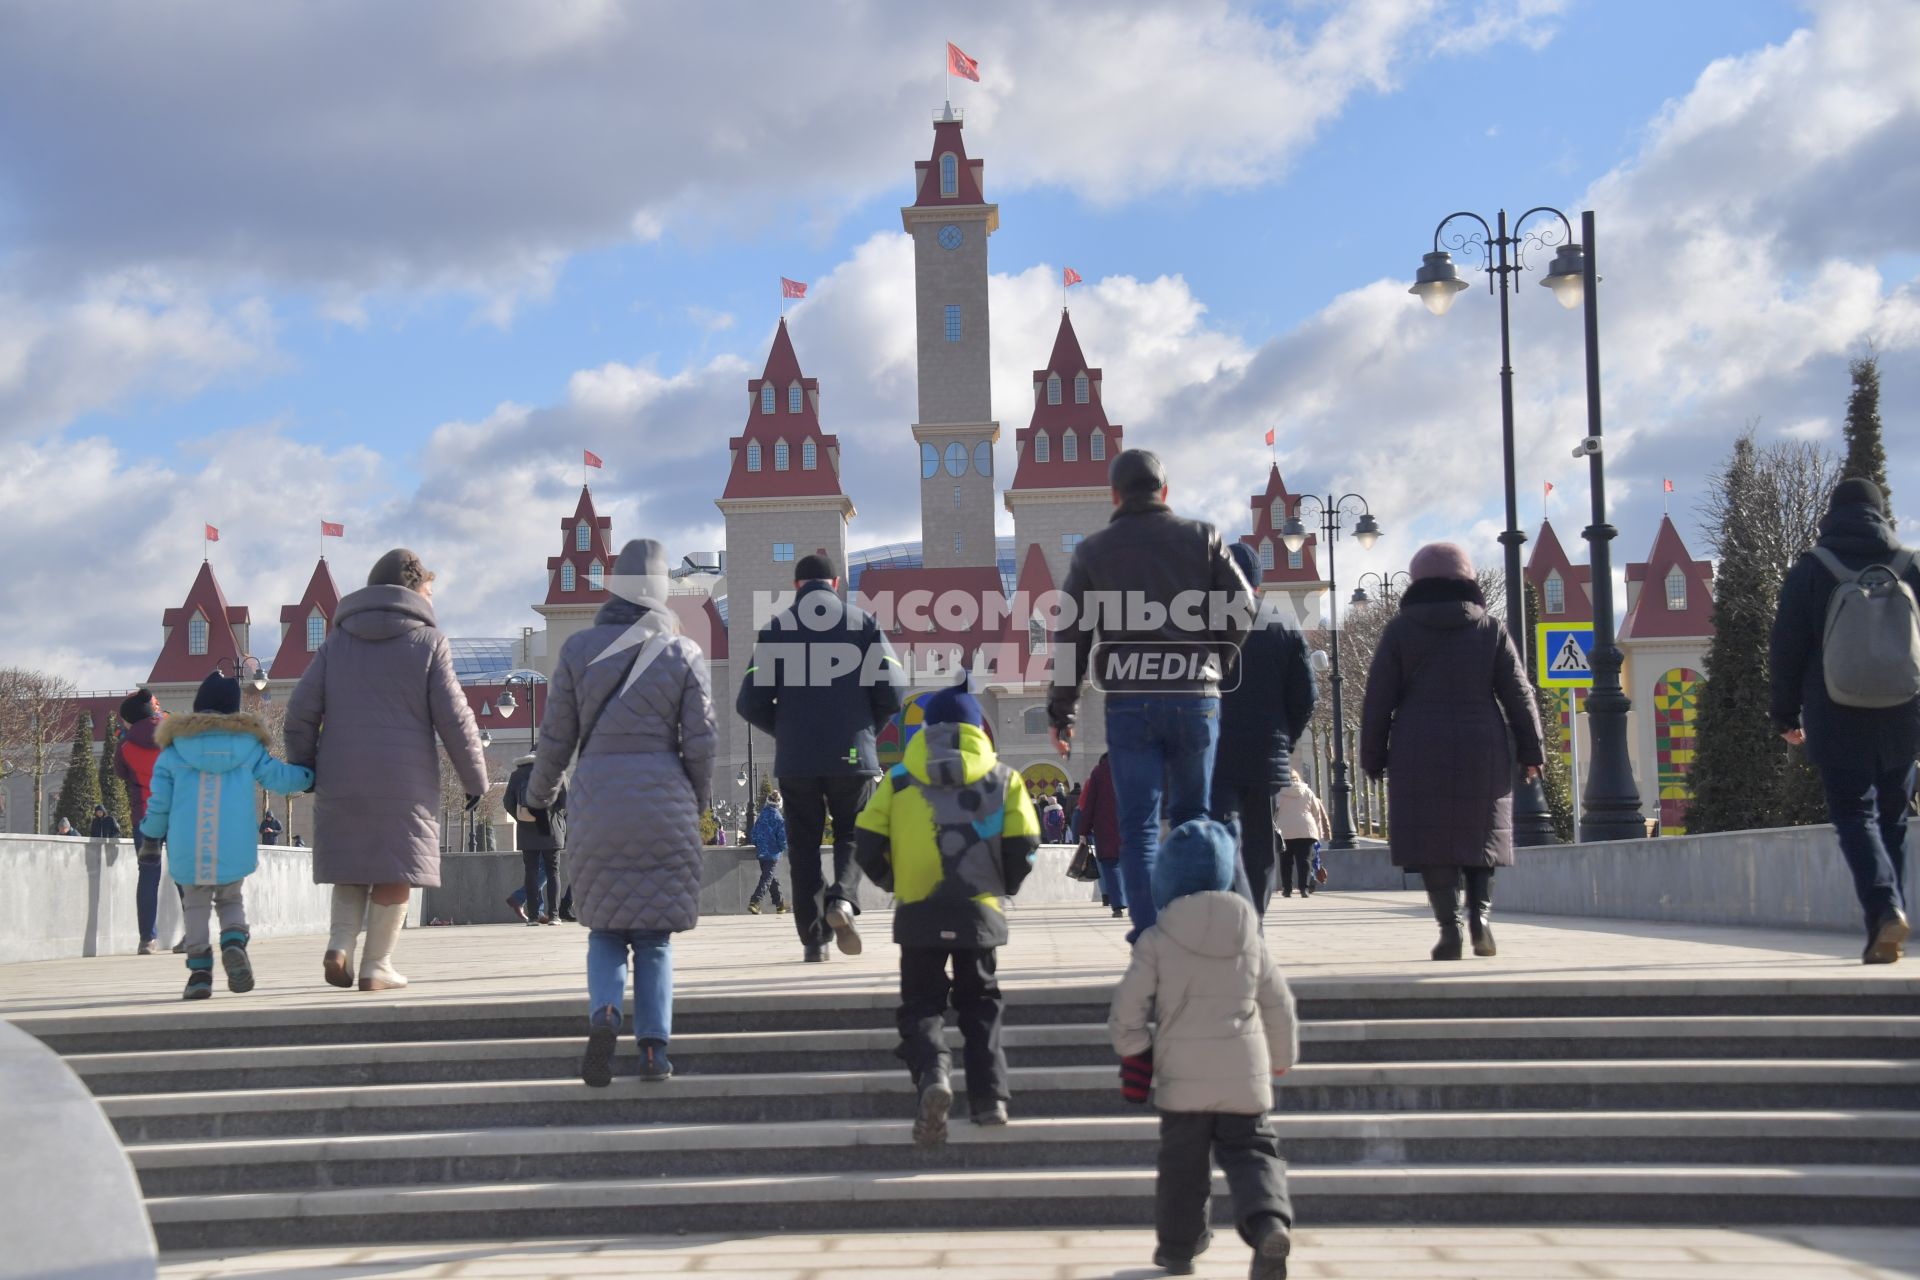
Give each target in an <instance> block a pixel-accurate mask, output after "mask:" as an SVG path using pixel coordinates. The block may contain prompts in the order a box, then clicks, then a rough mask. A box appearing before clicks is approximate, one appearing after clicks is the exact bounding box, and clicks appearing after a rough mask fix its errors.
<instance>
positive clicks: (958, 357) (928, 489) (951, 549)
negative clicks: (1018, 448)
mask: <svg viewBox="0 0 1920 1280" xmlns="http://www.w3.org/2000/svg"><path fill="white" fill-rule="evenodd" d="M963 123H964V117H963V114H962V113H961V112H960V111H957V110H955V109H954V107H953V106H952V104H950V103H949V104H948V105H947V106H946V107H944V108H943V109H942V110H940V111H937V112H935V113H934V118H933V155H932V157H931V158H930V159H927V160H925V161H921V162H918V163H916V164H915V165H914V180H915V199H914V202H913V203H912V204H910V205H908V206H907V207H906V208H904V209H902V210H901V211H900V220H901V222H902V223H903V224H904V225H905V227H906V229H907V233H908V234H909V235H911V236H912V237H913V274H914V303H915V319H916V325H915V330H916V335H917V339H918V351H919V375H920V417H919V421H917V422H915V423H914V424H913V438H914V440H915V441H916V442H917V443H918V444H919V446H920V456H919V464H920V527H921V555H922V557H923V563H925V565H926V566H927V567H928V568H930V569H948V568H975V567H983V566H991V565H994V564H995V563H996V549H995V541H994V529H993V504H994V477H993V471H994V459H993V446H994V444H995V442H996V441H998V440H999V438H1000V424H999V423H997V422H995V421H993V377H992V372H991V367H990V365H991V362H990V359H989V352H990V340H991V331H990V328H989V325H988V317H987V237H988V236H989V235H991V234H993V232H994V231H995V230H996V229H997V228H998V227H999V225H1000V208H999V206H998V205H992V204H988V203H987V200H986V196H985V195H984V194H983V188H982V181H983V178H982V170H983V169H984V167H985V166H984V164H983V162H981V161H979V160H969V159H968V158H967V149H966V144H965V142H964V141H963V140H962V138H961V136H960V132H961V128H962V125H963Z"/></svg>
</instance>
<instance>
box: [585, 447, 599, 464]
mask: <svg viewBox="0 0 1920 1280" xmlns="http://www.w3.org/2000/svg"><path fill="white" fill-rule="evenodd" d="M580 452H581V453H582V454H584V455H586V456H585V457H583V458H582V459H581V461H583V462H585V463H586V464H587V465H588V466H590V467H596V468H597V467H599V466H600V455H599V454H597V453H595V452H594V451H593V450H591V449H582V450H581V451H580Z"/></svg>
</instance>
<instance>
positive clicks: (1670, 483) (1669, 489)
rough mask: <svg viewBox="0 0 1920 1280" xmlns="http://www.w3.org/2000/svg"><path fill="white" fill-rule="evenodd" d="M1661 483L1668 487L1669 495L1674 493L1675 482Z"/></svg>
mask: <svg viewBox="0 0 1920 1280" xmlns="http://www.w3.org/2000/svg"><path fill="white" fill-rule="evenodd" d="M1660 483H1662V484H1664V485H1666V486H1667V492H1668V493H1672V492H1673V481H1671V480H1662V481H1661V482H1660Z"/></svg>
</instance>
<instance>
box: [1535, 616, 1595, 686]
mask: <svg viewBox="0 0 1920 1280" xmlns="http://www.w3.org/2000/svg"><path fill="white" fill-rule="evenodd" d="M1533 630H1534V645H1533V648H1534V656H1535V659H1536V661H1537V663H1538V666H1539V670H1538V671H1537V672H1536V673H1535V674H1536V676H1537V678H1538V679H1539V681H1540V687H1541V688H1543V689H1591V688H1593V624H1592V623H1587V622H1542V623H1539V624H1537V625H1536V626H1535V627H1534V629H1533Z"/></svg>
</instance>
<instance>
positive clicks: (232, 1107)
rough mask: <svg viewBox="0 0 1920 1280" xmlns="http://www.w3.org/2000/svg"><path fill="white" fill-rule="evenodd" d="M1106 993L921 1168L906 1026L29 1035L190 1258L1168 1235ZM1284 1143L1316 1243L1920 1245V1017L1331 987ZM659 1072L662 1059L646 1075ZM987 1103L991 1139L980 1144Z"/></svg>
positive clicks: (343, 1016) (1514, 991) (1714, 984)
mask: <svg viewBox="0 0 1920 1280" xmlns="http://www.w3.org/2000/svg"><path fill="white" fill-rule="evenodd" d="M1107 990H1108V988H1107V986H1106V985H1105V984H1099V985H1077V986H1076V985H1071V984H1066V985H1051V986H1040V987H1034V988H1030V989H1023V990H1020V991H1018V992H1017V993H1015V994H1013V995H1012V997H1011V998H1010V1002H1009V1008H1008V1017H1009V1023H1010V1025H1009V1029H1008V1034H1007V1042H1008V1052H1009V1055H1010V1057H1011V1059H1012V1062H1013V1066H1014V1072H1013V1080H1014V1092H1015V1101H1014V1117H1015V1120H1014V1123H1013V1124H1012V1125H1011V1126H1009V1127H1007V1128H1005V1129H990V1130H977V1129H975V1128H974V1127H973V1126H971V1125H969V1124H967V1123H965V1122H964V1121H963V1120H961V1119H960V1118H959V1117H956V1123H955V1125H954V1130H953V1140H952V1142H951V1143H950V1144H949V1145H948V1146H946V1147H944V1148H940V1149H935V1150H930V1151H929V1150H922V1149H919V1148H916V1147H915V1146H914V1145H913V1144H912V1141H911V1137H910V1134H909V1125H908V1121H907V1119H906V1117H907V1116H908V1115H909V1114H910V1112H911V1107H912V1103H911V1090H910V1087H909V1085H908V1082H907V1079H906V1076H905V1073H904V1072H903V1071H902V1070H900V1069H899V1068H898V1067H897V1066H896V1065H895V1063H894V1061H893V1059H892V1057H891V1054H890V1050H891V1048H892V1045H893V1035H892V1032H891V1030H890V1029H889V1028H890V1023H891V1004H892V1001H891V998H890V997H889V996H887V995H886V994H884V993H882V992H878V991H873V990H850V991H841V992H838V993H831V992H830V993H824V994H817V995H812V996H808V995H797V994H791V993H787V994H777V995H766V994H756V995H734V994H725V993H695V994H692V995H689V996H683V997H682V998H681V999H680V1000H679V1001H678V1002H677V1007H676V1014H675V1020H676V1031H677V1033H678V1034H677V1038H676V1040H675V1042H674V1045H673V1058H674V1062H675V1065H676V1067H677V1069H678V1070H679V1072H680V1074H679V1076H678V1078H676V1079H674V1080H673V1081H671V1082H668V1083H665V1084H651V1085H643V1084H641V1083H640V1082H639V1081H638V1080H636V1079H634V1078H632V1076H631V1075H630V1074H629V1075H626V1076H623V1077H621V1078H616V1080H615V1082H614V1085H613V1087H612V1088H610V1089H606V1090H589V1089H587V1088H586V1087H585V1086H583V1085H581V1084H580V1083H579V1081H578V1079H577V1077H576V1076H575V1070H576V1067H577V1062H578V1055H579V1051H580V1047H581V1043H582V1034H581V1033H582V1028H581V1018H580V1009H579V1001H578V1000H577V999H568V1000H564V1001H563V1000H558V999H551V998H542V999H513V1000H491V1001H490V1000H485V999H472V1000H466V1001H460V1002H449V1001H434V1000H431V999H429V998H427V997H426V996H424V995H423V996H420V997H409V998H404V999H400V1000H393V1001H382V1002H371V1001H358V1002H354V1001H348V1000H343V1001H342V1002H341V1003H340V1004H339V1005H336V1006H306V1007H262V1006H254V1007H249V1006H248V1005H246V1004H244V1003H242V1002H239V1001H225V1000H220V1001H216V1002H214V1003H213V1004H211V1005H208V1006H198V1007H192V1008H181V1007H177V1006H176V1007H170V1008H162V1009H157V1010H155V1011H153V1012H134V1011H129V1012H124V1013H113V1014H111V1015H106V1016H100V1015H93V1016H88V1017H84V1018H82V1017H70V1016H45V1015H40V1016H29V1017H24V1018H21V1019H19V1023H20V1025H21V1026H22V1027H24V1028H25V1029H26V1030H28V1031H31V1032H33V1033H34V1034H36V1035H38V1036H40V1037H41V1038H42V1039H44V1040H45V1041H46V1042H47V1043H49V1044H50V1045H51V1046H52V1047H53V1048H54V1049H55V1050H57V1051H58V1052H60V1053H61V1054H62V1055H63V1056H65V1057H66V1059H67V1061H68V1062H69V1063H70V1064H71V1065H72V1067H73V1068H74V1069H75V1070H76V1071H77V1072H79V1074H80V1075H81V1077H82V1078H83V1079H84V1080H85V1081H86V1082H87V1084H88V1086H89V1087H90V1088H91V1089H92V1090H93V1091H94V1093H95V1095H96V1096H97V1097H99V1098H100V1099H101V1101H102V1104H103V1106H104V1107H105V1109H106V1112H107V1115H108V1116H109V1118H110V1119H111V1121H112V1123H113V1125H114V1126H115V1128H116V1130H117V1131H118V1133H119V1134H120V1136H121V1139H122V1141H123V1142H125V1143H126V1144H127V1147H128V1150H129V1152H130V1154H131V1156H132V1159H133V1162H134V1165H135V1168H136V1170H137V1171H138V1173H139V1176H140V1180H141V1184H142V1187H143V1190H144V1193H145V1195H146V1197H147V1205H148V1210H149V1212H150V1214H151V1217H152V1220H153V1224H154V1227H155V1230H156V1232H157V1233H158V1236H159V1239H160V1242H161V1244H162V1246H163V1247H165V1248H170V1249H185V1248H232V1247H262V1246H280V1245H297V1244H318V1243H360V1242H375V1241H405V1240H433V1239H461V1238H489V1239H501V1238H522V1237H531V1236H555V1235H583V1234H596V1233H599V1234H604V1233H605V1232H607V1231H609V1230H614V1231H619V1232H633V1233H659V1232H669V1233H670V1232H674V1231H693V1232H711V1231H721V1232H730V1231H770V1230H772V1231H777V1230H781V1229H806V1230H810V1231H828V1230H839V1229H850V1228H868V1229H874V1228H897V1229H940V1228H946V1227H960V1226H994V1227H1021V1226H1077V1225H1083V1226H1097V1225H1105V1224H1128V1225H1136V1226H1137V1225H1140V1224H1143V1223H1146V1222H1150V1221H1151V1209H1150V1198H1151V1193H1152V1183H1153V1161H1154V1151H1155V1122H1154V1118H1153V1116H1152V1114H1151V1112H1149V1111H1147V1110H1145V1109H1143V1108H1136V1107H1129V1106H1128V1105H1127V1104H1126V1103H1125V1102H1123V1101H1122V1100H1121V1098H1120V1095H1119V1091H1118V1088H1117V1077H1116V1069H1115V1065H1114V1062H1113V1058H1112V1054H1111V1052H1110V1050H1109V1049H1108V1048H1107V1044H1106V1035H1105V1027H1104V1020H1105V1016H1106V995H1107ZM1295 993H1296V996H1297V997H1298V998H1299V1000H1300V1005H1301V1010H1302V1013H1303V1017H1304V1019H1305V1022H1304V1027H1303V1035H1302V1039H1303V1050H1304V1058H1305V1061H1304V1064H1303V1065H1301V1066H1300V1067H1298V1068H1297V1069H1296V1070H1295V1071H1294V1072H1293V1073H1292V1074H1291V1075H1290V1076H1289V1077H1288V1078H1287V1080H1286V1081H1285V1082H1284V1084H1283V1085H1282V1087H1281V1088H1280V1090H1279V1101H1278V1104H1277V1110H1276V1114H1275V1117H1274V1118H1275V1122H1276V1124H1277V1126H1278V1128H1279V1131H1280V1134H1281V1139H1282V1143H1283V1147H1284V1149H1285V1151H1286V1152H1287V1154H1288V1157H1289V1159H1290V1161H1291V1162H1292V1167H1293V1178H1292V1185H1293V1191H1294V1195H1295V1202H1296V1208H1297V1212H1298V1213H1299V1215H1300V1218H1301V1220H1302V1221H1303V1222H1311V1223H1314V1224H1316V1225H1328V1224H1335V1223H1364V1222H1394V1223H1415V1222H1444V1223H1449V1224H1454V1225H1461V1224H1468V1223H1476V1222H1484V1223H1508V1224H1513V1223H1566V1222H1596V1221H1601V1222H1633V1223H1695V1224H1711V1225H1725V1224H1730V1223H1784V1222H1796V1223H1818V1224H1831V1223H1848V1224H1868V1223H1904V1224H1911V1223H1913V1222H1915V1221H1920V1159H1917V1158H1916V1155H1915V1152H1916V1150H1920V1145H1917V1144H1920V996H1916V994H1915V993H1914V992H1913V991H1912V990H1911V989H1910V988H1909V987H1908V986H1906V985H1905V984H1900V985H1882V986H1880V987H1878V988H1869V987H1863V986H1862V985H1861V984H1859V983H1857V982H1853V981H1851V980H1848V979H1844V978H1837V977H1836V978H1831V979H1821V978H1812V979H1804V980H1800V981H1796V982H1794V983H1793V984H1791V986H1789V987H1786V988H1784V989H1783V988H1782V986H1781V985H1780V984H1778V983H1774V982H1763V981H1755V980H1741V979H1737V978H1729V979H1710V980H1701V981H1697V982H1685V983H1676V982H1673V981H1650V980H1645V979H1633V978H1621V979H1615V978H1610V977H1608V976H1605V975H1599V976H1593V975H1589V976H1587V977H1585V978H1582V979H1580V980H1578V981H1574V980H1566V979H1543V978H1539V977H1533V978H1527V979H1518V978H1516V979H1512V980H1506V979H1493V980H1483V981H1475V982H1471V983H1455V982H1445V981H1440V982H1435V981H1433V980H1429V979H1421V978H1414V977H1407V978H1386V979H1381V978H1375V979H1370V980H1366V981H1354V982H1345V981H1338V980H1314V979H1307V980H1304V981H1299V982H1296V984H1295ZM622 1069H624V1070H625V1071H626V1072H629V1073H630V1072H631V1071H632V1069H633V1058H632V1049H631V1044H630V1042H628V1043H625V1044H623V1045H622V1057H621V1058H620V1059H619V1060H617V1062H616V1070H622ZM964 1105H965V1104H964V1100H962V1101H961V1102H960V1104H959V1106H960V1107H961V1108H962V1109H964Z"/></svg>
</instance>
